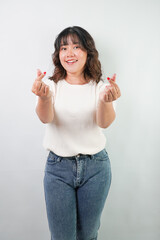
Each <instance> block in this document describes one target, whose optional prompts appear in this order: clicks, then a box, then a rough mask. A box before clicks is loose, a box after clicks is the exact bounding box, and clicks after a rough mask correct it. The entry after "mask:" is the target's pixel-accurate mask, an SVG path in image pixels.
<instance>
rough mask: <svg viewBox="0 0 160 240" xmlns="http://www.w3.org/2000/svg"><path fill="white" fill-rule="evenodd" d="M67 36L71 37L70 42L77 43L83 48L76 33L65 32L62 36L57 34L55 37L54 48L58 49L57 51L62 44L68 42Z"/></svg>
mask: <svg viewBox="0 0 160 240" xmlns="http://www.w3.org/2000/svg"><path fill="white" fill-rule="evenodd" d="M69 38H70V39H71V42H72V43H73V44H78V45H79V46H80V48H82V49H83V50H85V47H84V45H83V41H82V39H81V38H80V37H79V36H78V35H77V34H76V33H66V34H63V35H62V36H59V38H58V39H57V40H58V41H57V43H56V44H55V46H56V49H57V50H58V52H59V50H60V47H61V46H62V45H68V44H69Z"/></svg>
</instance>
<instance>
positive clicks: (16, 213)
mask: <svg viewBox="0 0 160 240" xmlns="http://www.w3.org/2000/svg"><path fill="white" fill-rule="evenodd" d="M76 25H77V26H81V27H83V28H85V29H86V30H87V31H88V32H89V33H90V34H91V35H92V36H93V38H94V40H95V43H96V47H97V50H98V52H99V59H100V61H101V64H102V71H103V76H104V80H105V81H106V78H107V77H108V76H109V77H111V76H112V75H113V74H114V73H116V74H117V78H116V81H117V84H118V85H119V87H120V89H121V94H122V95H121V97H120V98H119V99H118V100H117V104H116V114H117V116H116V120H115V121H114V122H113V124H112V125H110V126H109V128H107V129H104V133H105V135H106V139H107V144H106V150H107V151H108V153H109V156H110V161H111V167H112V184H111V188H110V192H109V195H108V198H107V201H106V204H105V208H104V210H103V214H102V218H101V226H100V230H99V238H98V240H135V239H136V240H159V239H160V204H159V202H160V186H159V181H160V174H159V172H160V170H159V169H160V162H159V161H160V146H159V142H160V131H159V130H160V124H159V122H160V111H159V110H160V109H159V103H160V100H159V88H160V1H159V0H134V1H130V0H119V1H118V0H95V1H94V0H88V1H87V0H81V1H73V0H67V1H65V0H61V1H58V0H55V1H54V0H52V1H51V0H45V1H42V0H39V1H38V0H37V1H34V0H27V1H16V0H15V1H11V0H10V1H7V0H5V1H4V0H1V2H0V67H1V73H0V78H1V81H0V82H1V84H0V107H1V108H0V109H1V110H0V114H1V116H0V128H1V129H0V148H1V149H0V239H2V240H35V239H38V240H47V239H48V240H49V239H50V233H49V229H48V223H47V216H46V210H45V200H44V193H43V176H44V166H45V162H46V157H47V155H48V152H47V151H46V150H45V149H44V148H43V147H42V141H43V136H44V130H45V125H44V124H42V123H41V122H40V120H39V119H38V117H37V115H36V113H35V101H36V97H35V95H34V94H33V93H32V92H31V88H32V84H33V81H34V79H35V78H36V69H37V68H40V69H41V70H42V71H46V72H47V74H46V77H45V78H47V77H49V76H51V74H52V72H53V69H54V67H53V64H52V58H51V54H52V53H53V52H54V40H55V37H56V36H57V35H58V34H59V32H60V31H62V30H63V29H64V28H66V27H69V26H76ZM64 200H65V199H64Z"/></svg>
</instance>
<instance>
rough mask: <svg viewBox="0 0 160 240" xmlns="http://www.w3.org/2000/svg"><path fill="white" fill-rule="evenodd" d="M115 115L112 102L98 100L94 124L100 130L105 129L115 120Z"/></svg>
mask: <svg viewBox="0 0 160 240" xmlns="http://www.w3.org/2000/svg"><path fill="white" fill-rule="evenodd" d="M115 117H116V113H115V111H114V108H113V104H112V102H106V103H104V102H102V101H101V100H99V102H98V108H97V111H96V123H97V125H98V126H99V127H101V128H107V127H109V125H111V123H112V122H113V121H114V120H115Z"/></svg>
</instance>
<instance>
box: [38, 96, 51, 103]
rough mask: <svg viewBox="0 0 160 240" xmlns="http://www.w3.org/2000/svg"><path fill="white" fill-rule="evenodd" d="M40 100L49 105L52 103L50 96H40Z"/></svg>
mask: <svg viewBox="0 0 160 240" xmlns="http://www.w3.org/2000/svg"><path fill="white" fill-rule="evenodd" d="M39 100H40V101H42V102H43V103H47V102H50V101H51V96H48V97H46V96H45V97H44V96H43V97H40V96H39Z"/></svg>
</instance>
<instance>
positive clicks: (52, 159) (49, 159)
mask: <svg viewBox="0 0 160 240" xmlns="http://www.w3.org/2000/svg"><path fill="white" fill-rule="evenodd" d="M60 161H61V158H60V157H59V156H57V155H56V154H54V153H53V152H51V151H50V152H49V154H48V157H47V164H55V163H57V162H60Z"/></svg>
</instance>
